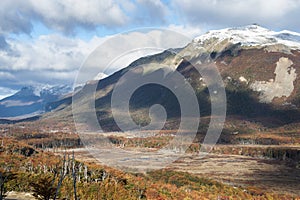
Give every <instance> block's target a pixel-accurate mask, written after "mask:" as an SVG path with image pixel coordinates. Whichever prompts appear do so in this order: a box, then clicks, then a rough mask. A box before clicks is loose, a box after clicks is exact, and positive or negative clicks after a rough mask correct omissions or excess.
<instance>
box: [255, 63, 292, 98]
mask: <svg viewBox="0 0 300 200" xmlns="http://www.w3.org/2000/svg"><path fill="white" fill-rule="evenodd" d="M292 65H293V62H292V61H291V60H290V59H289V58H285V57H282V58H280V59H279V61H278V62H277V63H276V69H275V72H274V74H275V80H272V79H271V80H269V81H255V82H254V83H252V84H251V85H250V87H251V88H252V89H253V90H254V91H257V92H260V93H261V95H260V101H261V102H264V103H271V102H272V101H273V99H274V98H275V97H279V98H281V97H289V96H290V95H291V94H292V92H293V91H294V81H295V80H296V78H297V74H296V70H295V68H293V67H292Z"/></svg>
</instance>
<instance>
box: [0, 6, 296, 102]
mask: <svg viewBox="0 0 300 200" xmlns="http://www.w3.org/2000/svg"><path fill="white" fill-rule="evenodd" d="M299 10H300V1H299V0H274V1H272V3H271V2H268V1H262V0H249V1H236V0H227V1H222V0H213V1H208V0H199V1H196V0H180V1H179V0H174V1H169V0H122V1H116V0H100V1H99V0H86V1H81V0H72V1H71V0H65V1H59V0H40V1H35V0H28V1H23V0H2V1H1V2H0V86H1V88H0V98H1V96H5V95H6V94H8V93H10V92H13V91H15V90H18V89H19V88H21V87H22V86H24V84H25V85H31V84H33V85H34V84H43V83H45V84H54V83H55V84H60V83H62V84H66V83H67V84H71V83H72V82H73V80H74V78H75V76H76V73H77V71H78V69H79V67H80V65H81V64H82V63H83V62H84V60H85V59H86V57H87V56H88V55H89V54H90V53H91V52H92V51H93V50H94V49H95V48H96V47H97V46H98V45H100V44H101V43H102V42H103V41H105V40H106V39H107V38H109V37H110V35H111V34H114V33H119V32H122V31H127V30H130V29H134V28H137V27H143V26H148V27H165V28H170V29H173V30H175V31H178V32H181V33H183V34H186V35H188V36H190V37H195V36H198V35H199V34H201V33H203V32H205V31H206V30H208V29H214V28H222V27H228V26H241V25H245V24H251V23H258V24H261V25H263V26H266V27H267V28H271V29H275V30H281V29H290V30H293V31H300V27H299V26H298V20H297V19H299V18H300V12H298V11H299ZM41 27H42V28H41ZM144 34H147V33H144ZM137 39H138V38H137ZM137 41H138V40H137ZM122 67H123V66H122Z"/></svg>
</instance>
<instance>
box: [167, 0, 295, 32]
mask: <svg viewBox="0 0 300 200" xmlns="http://www.w3.org/2000/svg"><path fill="white" fill-rule="evenodd" d="M173 4H174V7H180V11H181V12H180V13H181V18H184V20H183V21H185V22H187V23H190V24H193V25H195V26H199V25H200V26H201V25H202V26H203V25H206V26H209V27H214V28H216V27H226V26H240V25H246V24H251V23H259V24H261V25H263V26H267V27H270V28H280V29H283V28H285V29H293V30H299V27H298V19H299V18H300V12H299V9H300V1H299V0H274V1H263V0H249V1H237V0H227V1H223V0H214V1H210V0H199V1H194V0H174V1H173Z"/></svg>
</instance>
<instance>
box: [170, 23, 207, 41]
mask: <svg viewBox="0 0 300 200" xmlns="http://www.w3.org/2000/svg"><path fill="white" fill-rule="evenodd" d="M168 29H170V30H173V31H176V32H178V33H181V34H183V35H186V36H187V37H190V38H191V39H193V38H195V37H198V36H199V35H200V34H201V33H202V29H201V28H199V27H198V26H191V25H175V24H170V25H169V26H168Z"/></svg>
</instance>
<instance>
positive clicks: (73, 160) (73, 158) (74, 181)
mask: <svg viewBox="0 0 300 200" xmlns="http://www.w3.org/2000/svg"><path fill="white" fill-rule="evenodd" d="M72 176H73V187H74V199H75V200H77V190H76V178H77V176H76V169H75V155H74V151H73V157H72Z"/></svg>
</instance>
